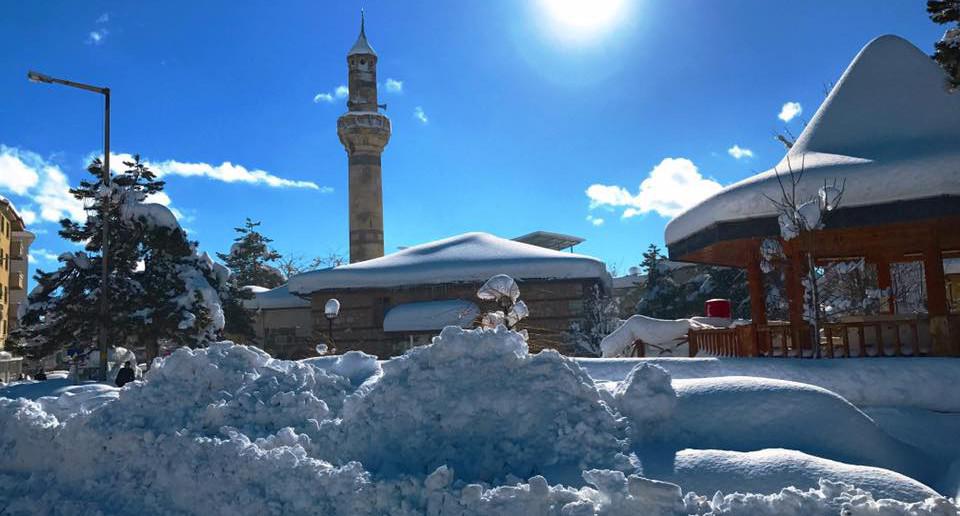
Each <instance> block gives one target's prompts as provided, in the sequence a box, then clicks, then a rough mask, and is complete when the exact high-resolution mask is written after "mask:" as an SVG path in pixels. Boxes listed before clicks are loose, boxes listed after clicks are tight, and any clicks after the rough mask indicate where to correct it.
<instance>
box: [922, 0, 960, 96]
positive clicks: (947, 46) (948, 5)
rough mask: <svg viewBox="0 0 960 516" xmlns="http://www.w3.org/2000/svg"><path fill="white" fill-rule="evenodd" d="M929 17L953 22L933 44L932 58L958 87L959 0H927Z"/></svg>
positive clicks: (959, 86)
mask: <svg viewBox="0 0 960 516" xmlns="http://www.w3.org/2000/svg"><path fill="white" fill-rule="evenodd" d="M927 12H928V13H929V14H930V19H931V20H933V21H934V22H935V23H939V24H954V25H955V26H954V27H952V28H949V29H947V31H946V32H945V33H944V34H943V38H942V39H941V40H940V41H938V42H937V43H936V45H935V48H936V52H935V53H934V55H933V58H934V59H936V61H937V62H938V63H940V66H942V67H943V69H944V70H945V71H946V72H947V75H949V76H950V84H951V86H952V87H953V88H960V0H928V2H927Z"/></svg>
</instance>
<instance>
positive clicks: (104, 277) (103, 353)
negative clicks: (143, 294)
mask: <svg viewBox="0 0 960 516" xmlns="http://www.w3.org/2000/svg"><path fill="white" fill-rule="evenodd" d="M27 79H30V82H42V83H46V84H62V85H64V86H70V87H71V88H78V89H81V90H86V91H92V92H94V93H99V94H101V95H103V169H102V172H103V185H104V187H106V188H109V187H110V88H102V87H100V86H91V85H89V84H83V83H80V82H73V81H68V80H65V79H57V78H55V77H50V76H49V75H45V74H42V73H39V72H34V71H33V70H31V71H29V72H27ZM108 191H109V190H108ZM102 207H103V213H102V214H101V220H102V221H103V237H102V249H101V252H100V254H101V255H102V258H101V260H100V262H101V270H100V331H99V341H100V379H101V380H102V381H106V380H107V319H108V313H109V304H108V303H107V300H108V298H109V291H110V285H109V283H108V280H109V277H110V269H109V268H108V264H107V255H108V251H109V244H110V207H109V197H108V198H106V199H104V200H103V204H102Z"/></svg>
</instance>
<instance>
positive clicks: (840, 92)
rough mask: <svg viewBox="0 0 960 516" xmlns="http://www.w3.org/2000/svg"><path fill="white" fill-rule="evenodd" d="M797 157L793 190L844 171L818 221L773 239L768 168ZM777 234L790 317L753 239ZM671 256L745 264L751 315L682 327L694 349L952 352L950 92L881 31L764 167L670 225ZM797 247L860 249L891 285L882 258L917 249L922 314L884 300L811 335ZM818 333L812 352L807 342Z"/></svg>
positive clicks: (956, 157)
mask: <svg viewBox="0 0 960 516" xmlns="http://www.w3.org/2000/svg"><path fill="white" fill-rule="evenodd" d="M798 168H802V170H803V178H802V180H801V182H800V183H799V185H798V192H799V196H800V197H807V198H813V197H815V196H816V195H817V192H818V190H819V189H820V187H822V186H823V185H824V184H825V182H826V183H830V184H832V183H833V182H834V181H841V182H844V183H845V191H844V194H843V198H842V201H841V204H840V206H839V207H838V208H837V209H836V210H834V211H832V212H831V213H830V214H829V217H828V218H827V219H826V221H825V227H824V228H823V229H821V230H818V231H813V232H808V233H806V234H805V235H802V236H801V237H800V238H794V239H791V240H786V241H785V240H783V239H782V238H781V237H780V226H779V224H778V220H777V216H778V213H777V210H776V208H775V207H774V205H773V202H771V199H777V198H779V197H781V195H782V191H781V187H780V182H779V181H778V177H777V176H778V173H779V174H781V175H782V174H785V173H787V172H788V170H790V169H792V170H794V171H796V170H797V169H798ZM766 239H777V240H779V242H780V243H781V245H782V247H783V250H784V255H785V257H786V259H785V260H784V263H783V264H782V266H783V270H784V272H785V274H784V278H785V282H784V283H785V287H786V291H787V298H788V303H789V321H769V320H768V317H767V314H766V306H765V299H764V296H765V288H764V283H763V274H762V271H761V259H762V258H761V254H760V247H761V244H762V242H763V241H764V240H766ZM666 241H667V247H668V249H669V254H670V258H671V259H673V260H681V261H689V262H698V263H707V264H715V265H723V266H734V267H741V268H745V269H746V270H747V272H748V274H747V276H748V280H749V286H750V300H751V312H752V324H751V325H750V326H746V327H741V328H735V329H723V330H706V331H700V332H691V335H690V341H691V349H692V350H696V349H698V348H699V349H703V348H706V349H707V350H708V351H710V352H712V353H715V354H720V355H730V356H757V355H760V356H801V357H802V356H817V355H820V356H827V357H834V356H885V355H887V356H889V355H902V356H911V355H912V356H917V355H937V356H949V355H960V315H958V314H956V313H951V312H950V306H949V304H948V301H947V290H946V286H945V281H944V260H945V259H949V258H954V257H960V92H953V93H951V92H950V91H949V90H948V88H947V82H946V76H945V74H944V73H943V72H942V71H941V69H940V68H939V66H938V65H937V64H936V63H935V62H933V61H932V60H931V59H930V58H929V57H928V56H926V55H925V54H924V53H923V52H921V51H920V50H919V49H917V48H916V47H914V46H913V45H912V44H910V43H909V42H907V41H905V40H903V39H901V38H899V37H896V36H883V37H880V38H877V39H875V40H873V41H872V42H870V43H869V44H868V45H867V46H866V47H865V48H864V49H863V50H862V51H861V52H860V53H859V54H858V55H857V56H856V58H855V59H854V60H853V62H852V63H851V64H850V66H849V67H848V68H847V70H846V72H845V73H844V74H843V76H842V77H841V78H840V80H839V81H838V82H837V84H836V86H835V87H834V88H833V90H832V91H831V92H830V94H829V96H828V97H827V99H826V100H825V101H824V103H823V104H822V105H821V106H820V108H819V110H818V111H817V113H816V114H815V115H814V117H813V119H812V120H811V121H810V123H809V124H808V125H807V127H806V129H805V130H804V131H803V133H802V134H801V135H800V137H799V138H798V139H797V141H796V143H795V144H794V145H793V146H792V148H791V149H790V150H789V152H788V153H787V156H786V157H784V159H783V161H781V162H780V164H778V165H777V167H775V168H774V169H772V170H770V171H767V172H764V173H761V174H758V175H756V176H753V177H750V178H748V179H746V180H744V181H741V182H739V183H736V184H734V185H731V186H729V187H727V188H725V189H724V190H722V191H721V192H719V193H718V194H716V195H714V196H713V197H711V198H709V199H706V200H705V201H703V202H701V203H700V204H698V205H696V206H694V207H692V208H691V209H689V210H687V211H686V212H684V213H683V214H681V215H679V216H678V217H677V218H675V219H674V220H673V221H671V222H670V224H669V225H668V226H667V230H666ZM804 256H812V257H813V259H814V260H815V263H816V264H817V266H819V265H821V264H825V263H829V262H834V261H848V260H851V259H859V258H863V259H864V260H865V262H866V263H868V264H871V265H872V266H875V267H876V271H877V279H878V284H879V285H878V287H879V288H880V289H888V288H889V287H890V283H891V279H890V265H891V264H892V263H897V262H908V261H920V262H922V264H923V274H924V280H923V285H924V288H925V290H926V296H927V313H926V314H911V315H907V314H896V313H895V312H896V306H897V305H896V302H895V300H893V299H889V300H888V302H887V303H886V306H887V307H888V309H887V310H886V311H887V312H888V313H885V314H878V315H876V316H873V317H862V318H859V319H858V320H848V321H842V322H831V323H829V324H825V325H823V326H822V327H821V332H820V335H818V336H817V338H816V339H812V338H811V335H810V333H809V332H810V325H809V324H808V323H807V322H805V321H804V318H803V315H804V314H803V295H804V291H803V287H802V286H801V278H802V277H804V275H805V274H806V267H807V265H806V264H807V262H806V260H805V259H803V257H804ZM814 346H819V349H818V350H817V351H818V353H813V351H814V350H813V347H814Z"/></svg>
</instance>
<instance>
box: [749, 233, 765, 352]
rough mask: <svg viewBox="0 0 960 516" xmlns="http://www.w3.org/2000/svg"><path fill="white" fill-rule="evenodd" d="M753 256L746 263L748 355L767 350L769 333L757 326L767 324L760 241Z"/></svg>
mask: <svg viewBox="0 0 960 516" xmlns="http://www.w3.org/2000/svg"><path fill="white" fill-rule="evenodd" d="M752 255H753V256H751V257H750V261H749V262H748V263H747V285H748V287H749V289H750V319H751V320H752V321H753V325H752V329H753V333H752V341H751V345H750V346H749V348H750V350H749V356H757V355H759V354H760V352H762V351H769V350H770V345H769V343H768V341H769V337H770V335H769V333H766V332H764V333H762V334H761V333H759V332H757V328H758V327H759V326H766V325H767V293H766V289H765V288H764V287H763V270H762V269H761V268H760V260H761V257H760V242H757V243H756V246H755V248H754V251H753V253H752Z"/></svg>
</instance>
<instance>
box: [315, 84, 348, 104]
mask: <svg viewBox="0 0 960 516" xmlns="http://www.w3.org/2000/svg"><path fill="white" fill-rule="evenodd" d="M349 94H350V89H349V88H347V87H346V86H344V85H343V84H341V85H340V86H337V87H336V88H334V90H333V91H332V92H329V93H328V92H324V91H321V92H320V93H317V94H316V95H314V96H313V102H314V103H316V104H319V103H321V102H326V103H328V104H332V103H333V100H334V99H343V98H346V97H347V95H349Z"/></svg>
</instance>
